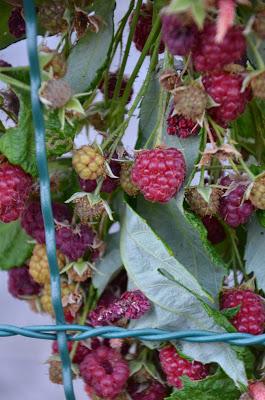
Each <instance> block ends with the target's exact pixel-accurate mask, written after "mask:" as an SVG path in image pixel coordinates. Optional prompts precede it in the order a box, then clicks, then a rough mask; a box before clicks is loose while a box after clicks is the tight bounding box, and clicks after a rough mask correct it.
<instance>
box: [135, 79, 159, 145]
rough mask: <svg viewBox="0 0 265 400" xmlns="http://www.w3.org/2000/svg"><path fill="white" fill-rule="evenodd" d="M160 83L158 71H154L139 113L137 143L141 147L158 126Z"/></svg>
mask: <svg viewBox="0 0 265 400" xmlns="http://www.w3.org/2000/svg"><path fill="white" fill-rule="evenodd" d="M159 94H160V84H159V81H158V77H157V74H156V73H153V75H152V77H151V80H150V82H149V85H148V88H147V91H146V94H145V96H144V98H143V100H142V102H141V108H140V114H139V118H140V120H139V132H138V140H137V144H136V148H137V149H141V148H142V147H143V146H144V145H145V143H146V142H147V140H148V138H149V137H150V135H151V133H152V132H153V130H154V129H155V127H156V122H157V115H158V109H159Z"/></svg>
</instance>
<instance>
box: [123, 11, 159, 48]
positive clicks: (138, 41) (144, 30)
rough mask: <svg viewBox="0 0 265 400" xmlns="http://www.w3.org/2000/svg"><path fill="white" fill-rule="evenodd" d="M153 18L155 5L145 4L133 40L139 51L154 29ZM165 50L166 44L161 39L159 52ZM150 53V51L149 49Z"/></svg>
mask: <svg viewBox="0 0 265 400" xmlns="http://www.w3.org/2000/svg"><path fill="white" fill-rule="evenodd" d="M133 16H134V13H132V15H131V17H130V25H131V23H132V19H133ZM152 20H153V7H152V6H150V5H149V4H148V5H147V4H143V5H142V7H141V11H140V15H139V17H138V21H137V25H136V28H135V31H134V36H133V42H134V44H135V47H136V49H137V50H139V51H143V48H144V45H145V43H146V41H147V38H148V36H149V34H150V32H151V29H152ZM164 51H165V45H164V43H163V42H162V41H161V43H160V46H159V49H158V52H159V53H163V52H164ZM149 54H150V51H149Z"/></svg>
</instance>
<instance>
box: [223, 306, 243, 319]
mask: <svg viewBox="0 0 265 400" xmlns="http://www.w3.org/2000/svg"><path fill="white" fill-rule="evenodd" d="M239 310H240V306H237V307H232V308H226V309H224V310H222V314H223V315H224V316H225V317H226V318H227V319H231V318H233V317H235V316H236V315H237V313H238V311H239Z"/></svg>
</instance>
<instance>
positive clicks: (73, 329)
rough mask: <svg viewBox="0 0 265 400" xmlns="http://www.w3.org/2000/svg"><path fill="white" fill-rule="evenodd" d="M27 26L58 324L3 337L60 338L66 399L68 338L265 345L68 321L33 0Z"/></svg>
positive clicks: (5, 332) (71, 398)
mask: <svg viewBox="0 0 265 400" xmlns="http://www.w3.org/2000/svg"><path fill="white" fill-rule="evenodd" d="M24 13H25V20H26V27H27V46H28V56H29V64H30V77H31V102H32V111H33V122H34V126H35V142H36V156H37V164H38V171H39V178H40V192H41V206H42V213H43V219H44V225H45V238H46V246H47V254H48V260H49V267H50V276H51V295H52V303H53V308H54V311H55V320H56V325H46V326H42V325H40V326H24V327H17V326H13V325H0V337H8V336H15V335H21V336H25V337H30V338H34V339H45V340H58V343H59V351H60V356H61V360H62V366H63V382H64V391H65V398H66V400H75V395H74V390H73V383H72V373H71V361H70V357H69V353H68V349H67V341H68V340H69V341H79V340H85V339H88V338H91V337H95V336H100V337H103V338H107V339H112V338H128V337H135V338H138V339H141V340H148V341H167V340H173V339H175V340H183V341H187V342H196V343H211V342H224V343H229V344H233V345H237V346H247V345H255V344H262V345H265V334H263V335H258V336H253V335H250V334H243V333H217V332H208V331H200V330H189V331H176V332H172V331H164V330H161V329H134V330H129V329H124V328H119V327H114V326H104V327H100V328H93V327H89V326H81V325H68V324H66V323H65V318H64V313H63V307H62V303H61V287H60V275H59V269H58V265H57V258H56V244H55V230H54V222H53V214H52V208H51V195H50V180H49V174H48V165H47V157H46V148H45V124H44V117H43V110H42V106H41V103H40V100H39V95H38V91H39V88H40V85H41V76H40V68H39V60H38V50H37V28H36V11H35V5H34V1H33V0H24Z"/></svg>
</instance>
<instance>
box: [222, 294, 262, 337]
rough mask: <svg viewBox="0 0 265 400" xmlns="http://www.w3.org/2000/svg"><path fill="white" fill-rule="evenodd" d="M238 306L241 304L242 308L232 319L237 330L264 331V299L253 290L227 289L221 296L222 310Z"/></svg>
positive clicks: (255, 333)
mask: <svg viewBox="0 0 265 400" xmlns="http://www.w3.org/2000/svg"><path fill="white" fill-rule="evenodd" d="M237 306H240V309H239V311H238V313H237V314H236V315H235V316H234V317H233V318H231V320H230V322H231V323H232V324H233V325H234V327H235V328H236V329H237V331H238V332H242V333H250V334H252V335H259V334H261V333H263V332H264V328H265V303H264V299H263V298H262V297H260V296H258V295H257V294H256V293H254V292H252V291H251V290H241V289H229V290H225V291H224V292H223V294H222V296H221V301H220V308H221V310H223V309H226V308H234V307H237Z"/></svg>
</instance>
